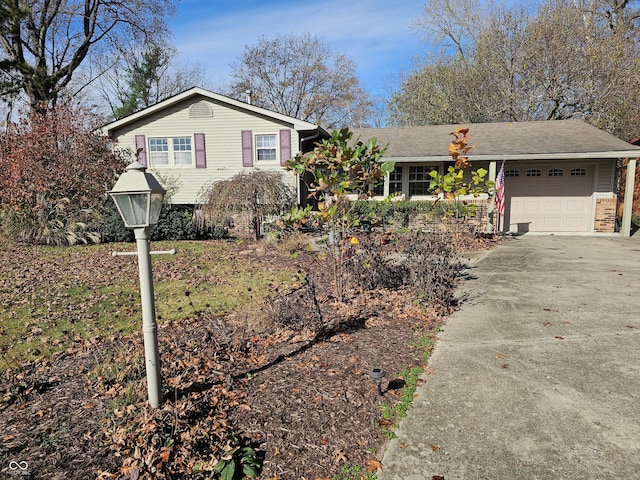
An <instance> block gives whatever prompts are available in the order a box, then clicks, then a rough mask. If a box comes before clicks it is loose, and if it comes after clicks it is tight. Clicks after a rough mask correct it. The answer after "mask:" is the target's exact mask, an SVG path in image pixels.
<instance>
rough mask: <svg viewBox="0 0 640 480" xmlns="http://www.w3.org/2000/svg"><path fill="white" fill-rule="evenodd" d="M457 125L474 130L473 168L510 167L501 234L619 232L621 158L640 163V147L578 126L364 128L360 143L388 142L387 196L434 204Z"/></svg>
mask: <svg viewBox="0 0 640 480" xmlns="http://www.w3.org/2000/svg"><path fill="white" fill-rule="evenodd" d="M458 126H464V127H468V128H469V133H468V137H469V144H470V145H475V146H474V148H473V149H472V150H471V151H470V152H469V155H468V157H469V160H470V161H471V163H472V169H477V168H480V167H482V168H485V169H487V170H488V171H489V176H490V178H491V179H495V176H496V172H497V171H499V169H500V167H501V166H502V163H503V162H504V176H505V179H504V186H505V215H504V218H503V219H501V221H500V223H498V222H496V221H495V220H494V224H495V225H497V226H498V228H499V230H500V231H502V232H563V233H565V232H573V233H599V232H602V233H612V232H614V231H615V229H616V204H617V193H618V190H619V185H618V181H619V180H618V179H619V172H618V170H617V168H616V167H617V164H618V160H622V159H624V158H634V159H635V158H636V157H639V156H640V147H638V146H635V145H632V144H630V143H627V142H625V141H623V140H620V139H618V138H616V137H614V136H613V135H610V134H608V133H606V132H604V131H602V130H600V129H598V128H596V127H593V126H591V125H589V124H587V123H584V122H582V121H580V120H556V121H540V122H514V123H508V122H502V123H480V124H470V125H435V126H424V127H402V128H361V129H354V137H360V138H361V139H363V140H364V139H368V138H370V137H376V138H377V140H378V144H380V145H385V144H388V149H387V152H386V155H385V158H386V159H387V160H393V161H395V162H396V167H395V170H394V172H393V173H392V174H391V175H390V176H389V177H388V178H387V180H386V182H385V185H384V192H383V193H384V195H389V194H393V193H396V194H401V195H403V196H404V197H405V198H408V199H423V200H424V199H431V198H434V197H433V196H431V195H430V193H429V191H428V186H429V182H430V177H429V172H430V171H431V170H434V169H435V170H438V171H440V172H441V173H443V172H444V171H446V168H447V167H448V165H451V164H452V159H451V157H449V156H448V155H447V151H448V150H447V149H448V146H449V143H450V142H451V140H452V139H453V137H452V136H451V135H449V134H450V133H451V132H453V131H454V130H455V129H456V128H457V127H458ZM633 168H634V169H635V161H634V162H633ZM632 190H633V189H632ZM629 210H630V209H629ZM496 217H497V215H496Z"/></svg>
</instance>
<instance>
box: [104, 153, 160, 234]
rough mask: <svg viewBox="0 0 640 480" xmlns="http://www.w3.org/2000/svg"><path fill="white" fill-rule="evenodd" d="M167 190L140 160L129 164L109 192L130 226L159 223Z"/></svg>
mask: <svg viewBox="0 0 640 480" xmlns="http://www.w3.org/2000/svg"><path fill="white" fill-rule="evenodd" d="M164 194H165V190H164V189H163V188H162V186H161V185H160V183H159V182H158V181H157V180H156V178H155V177H154V176H153V175H152V174H151V173H148V172H147V171H146V167H145V166H144V165H142V164H141V163H139V162H134V163H132V164H131V165H129V166H128V167H127V168H126V170H125V172H124V173H123V174H122V175H121V176H120V178H119V179H118V181H117V182H116V184H115V185H114V186H113V190H111V191H110V192H109V195H111V198H113V201H114V202H115V204H116V206H117V207H118V211H119V212H120V216H121V217H122V220H123V221H124V224H125V226H126V227H128V228H144V227H150V226H152V225H155V224H156V223H158V218H159V217H160V210H161V209H162V200H163V198H164Z"/></svg>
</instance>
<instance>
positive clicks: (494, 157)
mask: <svg viewBox="0 0 640 480" xmlns="http://www.w3.org/2000/svg"><path fill="white" fill-rule="evenodd" d="M639 157H640V150H627V151H606V152H581V153H575V152H574V153H569V152H566V153H539V154H528V153H527V154H516V155H513V154H509V155H507V154H489V155H469V160H470V161H472V162H482V161H486V162H495V161H498V162H501V161H503V160H504V161H533V160H536V161H537V160H588V159H620V158H639ZM385 159H386V160H390V161H395V162H402V163H419V162H427V163H428V162H451V161H453V160H452V159H451V157H450V156H448V155H426V156H420V157H403V156H397V155H395V156H392V155H389V156H386V157H385Z"/></svg>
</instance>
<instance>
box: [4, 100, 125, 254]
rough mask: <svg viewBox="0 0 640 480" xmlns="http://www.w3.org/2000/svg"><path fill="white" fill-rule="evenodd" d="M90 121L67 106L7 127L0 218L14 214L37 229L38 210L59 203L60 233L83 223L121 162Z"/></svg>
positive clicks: (84, 113)
mask: <svg viewBox="0 0 640 480" xmlns="http://www.w3.org/2000/svg"><path fill="white" fill-rule="evenodd" d="M95 126H96V119H95V118H94V117H93V116H92V114H91V113H90V112H87V111H84V110H77V109H71V108H69V107H67V106H58V107H56V109H55V110H48V111H45V112H36V111H32V112H30V113H29V114H26V115H23V116H22V118H21V119H20V120H19V121H17V122H15V123H10V124H9V125H8V126H7V130H6V132H5V133H4V135H3V136H2V139H1V140H2V141H1V142H0V210H1V211H3V212H4V217H5V223H6V222H7V219H11V218H16V214H17V215H18V217H19V218H20V219H21V220H20V221H21V223H22V224H24V223H25V220H26V221H27V222H26V223H29V221H31V220H34V222H32V223H34V224H36V225H40V226H39V227H36V228H43V225H42V219H43V218H49V217H51V215H48V214H45V215H43V209H49V210H50V209H51V205H59V204H61V202H62V203H64V205H65V207H64V209H63V210H60V211H61V212H62V215H63V218H60V215H59V214H56V216H55V218H56V224H57V225H58V227H60V224H62V225H63V227H62V232H61V233H62V234H63V236H65V235H66V234H65V233H64V230H68V228H69V226H73V229H74V230H75V231H77V230H78V228H77V227H78V223H83V224H84V223H85V222H86V219H87V218H88V217H87V214H88V213H89V212H90V211H91V210H94V211H95V210H97V207H98V206H99V205H101V204H102V203H103V202H104V199H105V193H106V191H107V190H109V189H110V188H111V187H112V186H113V184H114V183H115V179H116V173H118V172H120V171H122V170H123V168H124V166H125V161H124V159H123V158H122V157H121V156H120V155H118V153H117V152H114V151H112V150H111V148H110V144H109V142H108V139H107V138H106V137H104V136H102V135H100V134H98V133H96V132H95V131H94V127H95ZM43 199H47V201H46V202H43ZM58 213H60V212H58ZM35 220H37V221H35ZM45 223H46V222H45ZM47 228H48V226H46V225H45V226H44V229H45V230H47ZM66 233H67V234H68V232H66ZM22 237H24V236H22ZM26 237H28V238H26V239H31V241H33V239H34V238H39V240H37V241H36V243H74V242H73V241H71V242H69V241H66V240H65V241H57V240H53V241H50V240H47V239H46V237H47V235H45V236H44V239H43V237H42V235H27V236H26ZM22 239H25V238H22Z"/></svg>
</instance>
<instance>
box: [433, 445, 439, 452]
mask: <svg viewBox="0 0 640 480" xmlns="http://www.w3.org/2000/svg"><path fill="white" fill-rule="evenodd" d="M438 450H440V447H439V446H437V445H433V444H432V445H431V451H432V452H437V451H438Z"/></svg>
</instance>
